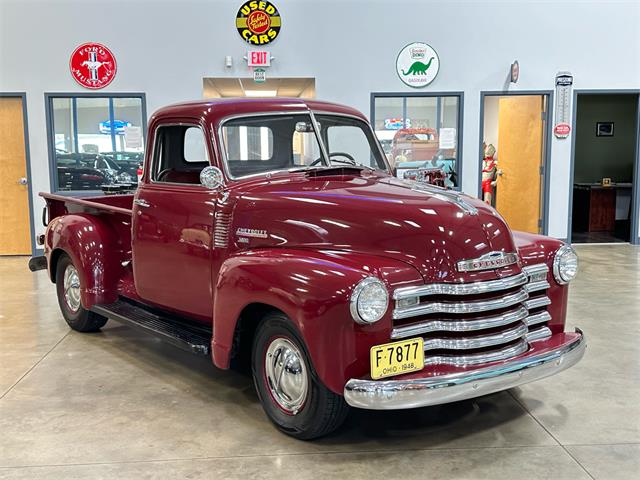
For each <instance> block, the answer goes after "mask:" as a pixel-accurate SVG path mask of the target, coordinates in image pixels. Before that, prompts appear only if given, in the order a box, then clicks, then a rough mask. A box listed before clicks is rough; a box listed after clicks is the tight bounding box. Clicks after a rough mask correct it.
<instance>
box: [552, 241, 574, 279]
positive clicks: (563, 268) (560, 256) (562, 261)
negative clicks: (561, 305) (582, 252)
mask: <svg viewBox="0 0 640 480" xmlns="http://www.w3.org/2000/svg"><path fill="white" fill-rule="evenodd" d="M577 274H578V254H577V253H576V251H575V250H574V249H573V248H571V246H570V245H563V246H562V247H560V248H559V249H558V251H557V252H556V256H555V258H554V259H553V276H554V277H555V279H556V282H558V283H559V284H560V285H565V284H567V283H569V282H570V281H571V280H573V279H574V278H576V275H577Z"/></svg>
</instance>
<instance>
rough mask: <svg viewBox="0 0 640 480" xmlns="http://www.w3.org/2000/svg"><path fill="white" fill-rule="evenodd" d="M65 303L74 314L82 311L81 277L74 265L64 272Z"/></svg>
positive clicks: (68, 266)
mask: <svg viewBox="0 0 640 480" xmlns="http://www.w3.org/2000/svg"><path fill="white" fill-rule="evenodd" d="M63 286H64V301H65V303H66V304H67V307H69V310H71V311H72V312H77V311H78V310H79V309H80V277H78V271H77V270H76V267H74V266H73V265H67V268H66V269H65V271H64V282H63Z"/></svg>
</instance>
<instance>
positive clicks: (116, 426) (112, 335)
mask: <svg viewBox="0 0 640 480" xmlns="http://www.w3.org/2000/svg"><path fill="white" fill-rule="evenodd" d="M579 254H580V257H581V260H582V263H581V274H580V277H579V278H578V279H577V280H576V281H575V282H574V284H573V286H572V292H571V296H570V297H571V299H570V302H571V303H570V308H569V320H568V328H573V326H580V327H581V328H582V329H583V330H584V331H585V332H586V334H587V335H588V341H589V347H588V349H587V354H586V355H585V357H584V359H583V361H582V362H581V363H580V364H579V365H577V366H576V367H574V368H573V369H571V370H568V371H566V372H564V373H562V374H560V375H558V376H556V377H553V378H550V379H546V380H543V381H540V382H538V383H534V384H530V385H526V386H524V387H522V388H519V389H515V390H513V391H510V392H503V393H499V394H495V395H491V396H488V397H484V398H480V399H476V400H472V401H465V402H459V403H456V404H452V405H446V406H439V407H431V408H424V409H420V410H413V411H400V412H366V411H352V412H351V414H350V416H349V418H348V420H347V423H346V424H345V426H344V427H343V428H341V429H340V430H339V431H338V432H336V433H335V434H333V435H331V436H330V437H328V438H324V439H321V440H319V441H315V442H300V441H296V440H293V439H290V438H288V437H286V436H284V435H282V434H280V433H278V432H277V431H276V430H275V429H274V428H273V427H272V426H271V425H270V423H269V422H268V421H267V419H266V418H265V416H264V415H263V413H262V411H261V408H260V405H259V403H258V400H257V398H256V395H255V394H254V392H253V387H252V384H251V381H250V378H248V377H246V376H243V375H242V374H239V373H236V372H225V371H220V370H216V369H215V368H214V367H212V366H211V364H210V362H209V361H208V360H206V359H201V358H197V357H193V356H190V355H189V354H186V353H183V352H181V351H179V350H176V349H174V348H173V347H171V346H168V345H165V344H162V343H160V342H159V341H157V340H155V339H152V338H149V337H146V336H144V335H143V334H140V333H138V332H136V331H134V330H132V329H130V328H128V327H125V326H122V325H119V324H117V323H115V322H109V324H107V326H106V327H105V328H104V329H103V331H102V332H101V333H97V334H79V333H76V332H71V331H69V329H68V328H67V327H66V324H65V323H64V321H63V320H62V317H61V315H60V313H59V311H58V306H57V303H56V299H55V293H54V288H53V286H52V284H50V283H49V281H48V280H47V278H46V274H45V273H44V272H38V273H36V274H32V273H30V272H29V271H28V270H27V265H26V263H27V259H26V258H24V257H18V258H15V257H14V258H6V257H5V258H0V478H11V479H13V478H25V479H32V478H53V479H76V478H78V479H87V478H92V479H93V478H105V479H118V480H121V479H128V478H136V479H145V478H190V479H196V478H215V479H226V478H245V479H246V478H276V477H277V478H297V479H306V478H314V479H315V478H348V479H356V478H385V479H388V478H402V479H411V478H423V479H424V478H432V479H436V478H437V479H448V478H465V479H483V478H487V479H517V478H528V479H536V478H540V479H547V478H549V479H583V478H584V479H589V478H598V479H607V480H608V479H631V478H639V477H638V472H640V248H635V247H631V246H628V245H619V246H583V247H579Z"/></svg>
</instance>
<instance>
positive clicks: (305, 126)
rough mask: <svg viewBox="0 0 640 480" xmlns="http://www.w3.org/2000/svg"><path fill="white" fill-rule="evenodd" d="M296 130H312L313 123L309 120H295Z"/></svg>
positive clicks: (305, 131)
mask: <svg viewBox="0 0 640 480" xmlns="http://www.w3.org/2000/svg"><path fill="white" fill-rule="evenodd" d="M296 132H298V133H309V132H313V124H312V123H311V122H297V123H296Z"/></svg>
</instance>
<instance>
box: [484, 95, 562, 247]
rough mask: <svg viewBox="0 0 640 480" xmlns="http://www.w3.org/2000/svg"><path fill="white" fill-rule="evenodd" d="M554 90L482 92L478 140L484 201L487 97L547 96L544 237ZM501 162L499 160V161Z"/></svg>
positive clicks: (547, 228)
mask: <svg viewBox="0 0 640 480" xmlns="http://www.w3.org/2000/svg"><path fill="white" fill-rule="evenodd" d="M553 93H554V92H553V90H517V91H504V90H483V91H481V92H480V128H479V140H478V165H479V167H480V168H479V170H478V198H480V199H482V157H483V153H484V152H483V151H482V142H483V140H484V100H485V97H512V96H513V97H515V96H531V95H541V96H542V95H546V96H547V115H546V118H545V123H546V125H545V130H546V131H545V132H544V142H545V143H544V150H543V152H542V169H543V174H542V177H543V179H542V195H541V197H540V201H541V202H542V206H541V213H542V225H541V227H540V230H541V233H542V235H547V234H548V232H549V190H550V188H551V185H550V176H549V169H550V165H551V139H552V132H553V127H552V125H551V123H552V121H551V120H552V119H553ZM498 161H499V160H498Z"/></svg>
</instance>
